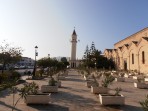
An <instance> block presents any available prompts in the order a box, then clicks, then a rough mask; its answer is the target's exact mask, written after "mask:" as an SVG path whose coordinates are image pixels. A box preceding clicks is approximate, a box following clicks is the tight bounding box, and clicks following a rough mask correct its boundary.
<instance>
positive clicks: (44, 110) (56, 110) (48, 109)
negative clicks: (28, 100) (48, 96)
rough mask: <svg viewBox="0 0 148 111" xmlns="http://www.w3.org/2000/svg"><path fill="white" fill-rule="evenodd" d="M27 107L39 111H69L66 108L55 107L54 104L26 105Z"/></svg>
mask: <svg viewBox="0 0 148 111" xmlns="http://www.w3.org/2000/svg"><path fill="white" fill-rule="evenodd" d="M28 107H32V108H35V109H37V110H39V111H40V110H41V111H69V108H68V107H64V106H60V105H56V104H47V105H35V104H32V105H28Z"/></svg>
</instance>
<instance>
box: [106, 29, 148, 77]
mask: <svg viewBox="0 0 148 111" xmlns="http://www.w3.org/2000/svg"><path fill="white" fill-rule="evenodd" d="M104 56H105V57H107V58H108V59H112V60H113V61H114V63H115V65H116V69H118V70H135V71H137V72H139V73H147V74H148V28H144V29H142V30H140V31H139V32H137V33H135V34H133V35H130V36H128V37H126V38H125V39H123V40H121V41H119V42H117V43H115V44H114V49H105V51H104Z"/></svg>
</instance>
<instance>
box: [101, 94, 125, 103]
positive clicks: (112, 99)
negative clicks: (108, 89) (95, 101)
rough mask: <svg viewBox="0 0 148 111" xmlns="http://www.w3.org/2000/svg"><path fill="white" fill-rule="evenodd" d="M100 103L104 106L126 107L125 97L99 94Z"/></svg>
mask: <svg viewBox="0 0 148 111" xmlns="http://www.w3.org/2000/svg"><path fill="white" fill-rule="evenodd" d="M99 99H100V103H101V104H102V105H124V104H125V97H124V96H123V95H119V96H115V95H109V94H99Z"/></svg>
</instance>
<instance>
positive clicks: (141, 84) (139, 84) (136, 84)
mask: <svg viewBox="0 0 148 111" xmlns="http://www.w3.org/2000/svg"><path fill="white" fill-rule="evenodd" d="M137 81H138V82H134V87H136V88H139V89H147V88H148V84H146V83H145V82H144V78H138V79H137Z"/></svg>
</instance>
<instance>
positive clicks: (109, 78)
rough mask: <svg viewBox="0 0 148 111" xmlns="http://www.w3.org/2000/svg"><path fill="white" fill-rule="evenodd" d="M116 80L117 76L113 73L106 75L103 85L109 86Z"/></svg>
mask: <svg viewBox="0 0 148 111" xmlns="http://www.w3.org/2000/svg"><path fill="white" fill-rule="evenodd" d="M114 80H115V78H114V77H113V76H112V75H106V76H105V78H104V80H102V86H103V87H108V86H109V85H110V84H111V83H112V82H113V81H114Z"/></svg>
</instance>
